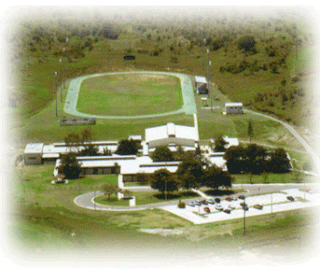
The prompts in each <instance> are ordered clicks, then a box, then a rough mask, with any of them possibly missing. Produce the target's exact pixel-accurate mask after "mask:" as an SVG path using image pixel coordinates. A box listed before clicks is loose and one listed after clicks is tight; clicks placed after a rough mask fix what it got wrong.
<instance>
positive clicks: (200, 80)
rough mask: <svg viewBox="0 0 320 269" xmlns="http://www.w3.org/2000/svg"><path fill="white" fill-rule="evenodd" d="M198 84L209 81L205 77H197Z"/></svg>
mask: <svg viewBox="0 0 320 269" xmlns="http://www.w3.org/2000/svg"><path fill="white" fill-rule="evenodd" d="M195 79H196V82H199V83H205V84H206V83H207V79H206V78H205V77H201V76H195Z"/></svg>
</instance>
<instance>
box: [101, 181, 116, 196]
mask: <svg viewBox="0 0 320 269" xmlns="http://www.w3.org/2000/svg"><path fill="white" fill-rule="evenodd" d="M102 191H103V193H104V195H107V196H108V199H110V197H111V195H112V194H117V192H118V191H119V188H118V186H117V185H114V184H109V183H107V184H104V185H103V186H102Z"/></svg>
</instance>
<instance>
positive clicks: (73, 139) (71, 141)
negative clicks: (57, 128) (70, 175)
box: [64, 133, 81, 153]
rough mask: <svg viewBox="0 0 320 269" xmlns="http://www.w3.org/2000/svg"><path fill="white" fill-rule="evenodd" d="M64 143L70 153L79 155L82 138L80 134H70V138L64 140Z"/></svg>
mask: <svg viewBox="0 0 320 269" xmlns="http://www.w3.org/2000/svg"><path fill="white" fill-rule="evenodd" d="M64 142H65V144H66V146H67V148H68V151H69V152H74V153H79V145H80V144H81V138H80V136H79V135H78V134H76V133H71V134H68V136H67V137H65V138H64Z"/></svg>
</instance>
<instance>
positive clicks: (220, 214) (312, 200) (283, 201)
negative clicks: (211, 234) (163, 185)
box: [161, 189, 320, 224]
mask: <svg viewBox="0 0 320 269" xmlns="http://www.w3.org/2000/svg"><path fill="white" fill-rule="evenodd" d="M287 196H292V197H294V201H289V200H288V199H287ZM241 202H243V200H241V199H238V200H237V201H226V200H221V202H220V204H221V206H222V207H223V209H227V208H229V206H230V205H231V206H232V207H234V208H235V209H233V210H231V212H230V213H225V212H224V211H219V210H217V209H216V208H215V206H216V205H217V204H216V203H215V204H208V205H201V206H197V205H196V206H194V207H192V206H189V205H186V208H184V209H180V208H178V207H177V204H175V205H167V206H163V207H161V208H162V209H164V210H167V211H169V212H171V213H173V214H176V215H178V216H180V217H182V218H185V219H187V220H189V221H191V222H193V223H194V224H202V223H209V222H216V221H224V220H230V219H237V218H243V217H244V211H243V209H242V207H241V205H240V203H241ZM245 203H246V204H247V205H248V207H249V210H248V211H246V212H245V215H246V217H250V216H257V215H263V214H269V213H275V212H280V211H288V210H294V209H300V208H306V207H311V206H319V205H320V193H319V192H303V191H300V190H299V189H287V190H284V191H281V192H278V193H273V194H264V195H255V196H249V197H246V199H245ZM255 204H260V205H263V208H262V209H256V208H254V207H253V205H255ZM204 207H209V208H210V213H206V212H205V211H204Z"/></svg>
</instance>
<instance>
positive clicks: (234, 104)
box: [225, 102, 243, 106]
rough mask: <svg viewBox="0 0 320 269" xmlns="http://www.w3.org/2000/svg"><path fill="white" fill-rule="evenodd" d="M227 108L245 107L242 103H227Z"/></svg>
mask: <svg viewBox="0 0 320 269" xmlns="http://www.w3.org/2000/svg"><path fill="white" fill-rule="evenodd" d="M225 106H243V104H242V103H241V102H236V103H226V104H225Z"/></svg>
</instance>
